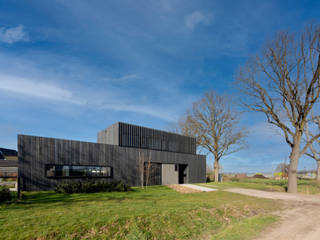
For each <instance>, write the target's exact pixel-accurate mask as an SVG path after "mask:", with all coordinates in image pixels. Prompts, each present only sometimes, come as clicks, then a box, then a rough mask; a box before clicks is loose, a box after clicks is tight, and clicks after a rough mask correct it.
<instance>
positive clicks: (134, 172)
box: [18, 128, 206, 191]
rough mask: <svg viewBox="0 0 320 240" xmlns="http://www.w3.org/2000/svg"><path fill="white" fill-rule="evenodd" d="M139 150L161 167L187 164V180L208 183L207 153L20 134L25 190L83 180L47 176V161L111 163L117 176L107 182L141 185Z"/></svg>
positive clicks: (22, 182)
mask: <svg viewBox="0 0 320 240" xmlns="http://www.w3.org/2000/svg"><path fill="white" fill-rule="evenodd" d="M141 130H142V131H144V130H145V129H143V128H142V129H141ZM139 151H141V152H142V153H143V154H145V156H146V157H147V156H149V154H150V156H151V159H150V161H151V162H152V163H155V164H157V166H159V165H160V164H163V163H164V164H186V165H187V169H186V173H187V176H186V182H187V183H196V182H205V171H206V157H205V156H203V155H195V154H184V153H175V152H167V151H156V150H150V149H138V148H133V147H119V146H116V145H111V144H101V143H89V142H80V141H72V140H64V139H54V138H45V137H35V136H27V135H18V154H19V161H18V167H19V179H20V183H21V185H20V187H21V188H22V190H24V191H39V190H51V189H54V187H55V186H56V184H57V183H58V182H60V181H67V182H69V181H73V180H83V179H54V178H47V177H46V175H45V165H46V164H57V165H97V166H110V167H112V172H113V177H112V178H107V179H106V180H107V181H122V182H124V183H127V184H130V185H132V186H139V185H140V184H141V183H140V172H139V171H140V170H139V163H138V162H139ZM157 169H159V168H157ZM85 180H86V179H85ZM155 181H157V183H158V180H155Z"/></svg>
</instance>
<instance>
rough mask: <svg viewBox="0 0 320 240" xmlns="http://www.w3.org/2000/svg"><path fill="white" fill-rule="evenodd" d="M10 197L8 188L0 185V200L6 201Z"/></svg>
mask: <svg viewBox="0 0 320 240" xmlns="http://www.w3.org/2000/svg"><path fill="white" fill-rule="evenodd" d="M11 199H12V195H11V193H10V190H9V188H8V187H6V186H0V202H7V201H10V200H11Z"/></svg>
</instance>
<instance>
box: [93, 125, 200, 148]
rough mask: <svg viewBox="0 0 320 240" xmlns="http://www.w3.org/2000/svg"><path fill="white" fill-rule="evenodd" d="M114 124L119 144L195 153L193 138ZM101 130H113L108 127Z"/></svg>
mask: <svg viewBox="0 0 320 240" xmlns="http://www.w3.org/2000/svg"><path fill="white" fill-rule="evenodd" d="M114 125H115V124H114ZM115 126H116V127H118V132H117V135H118V136H119V140H120V141H119V146H123V147H136V148H145V149H153V150H160V151H169V152H178V153H189V154H196V140H195V138H192V137H188V136H183V135H180V134H175V133H169V132H165V131H160V130H155V129H151V128H146V127H141V126H136V125H132V124H127V123H122V122H119V123H117V125H115ZM103 131H114V130H113V129H111V128H110V127H109V128H107V129H106V130H103ZM98 141H99V140H98ZM104 143H107V142H104Z"/></svg>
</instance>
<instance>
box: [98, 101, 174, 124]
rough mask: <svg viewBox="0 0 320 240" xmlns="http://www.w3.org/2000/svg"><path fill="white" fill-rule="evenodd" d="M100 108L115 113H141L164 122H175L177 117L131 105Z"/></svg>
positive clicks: (163, 111)
mask: <svg viewBox="0 0 320 240" xmlns="http://www.w3.org/2000/svg"><path fill="white" fill-rule="evenodd" d="M101 108H103V109H111V110H115V111H125V112H134V113H141V114H146V115H149V116H152V117H156V118H159V119H163V120H166V121H172V122H174V121H177V117H175V116H173V115H172V114H169V113H168V112H167V111H166V110H162V109H157V108H155V107H148V106H144V105H141V106H139V105H133V104H119V103H105V104H103V105H102V107H101Z"/></svg>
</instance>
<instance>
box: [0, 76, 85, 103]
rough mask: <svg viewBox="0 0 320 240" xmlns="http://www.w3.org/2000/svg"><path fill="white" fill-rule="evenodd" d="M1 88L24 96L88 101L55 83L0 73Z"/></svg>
mask: <svg viewBox="0 0 320 240" xmlns="http://www.w3.org/2000/svg"><path fill="white" fill-rule="evenodd" d="M0 90H2V91H7V92H11V93H16V94H19V95H24V96H31V97H37V98H42V99H47V100H54V101H61V102H67V103H73V104H85V103H86V101H84V100H83V99H80V98H77V97H75V96H74V95H73V93H72V92H71V91H69V90H66V89H63V88H61V87H59V86H56V85H54V84H51V83H46V82H43V81H34V80H30V79H27V78H20V77H16V76H8V75H0Z"/></svg>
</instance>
